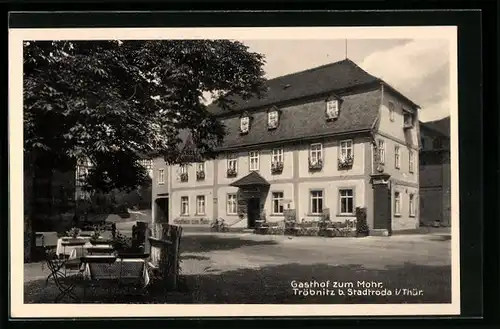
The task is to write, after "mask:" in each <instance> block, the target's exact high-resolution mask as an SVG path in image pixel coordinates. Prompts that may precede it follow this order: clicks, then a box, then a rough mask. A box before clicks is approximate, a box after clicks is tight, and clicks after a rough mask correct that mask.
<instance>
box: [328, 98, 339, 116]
mask: <svg viewBox="0 0 500 329" xmlns="http://www.w3.org/2000/svg"><path fill="white" fill-rule="evenodd" d="M338 117H339V100H338V99H329V100H327V101H326V118H327V120H334V119H337V118H338Z"/></svg>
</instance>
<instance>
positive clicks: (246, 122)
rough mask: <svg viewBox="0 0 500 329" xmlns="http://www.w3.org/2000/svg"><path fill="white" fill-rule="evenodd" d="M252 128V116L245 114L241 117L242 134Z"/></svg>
mask: <svg viewBox="0 0 500 329" xmlns="http://www.w3.org/2000/svg"><path fill="white" fill-rule="evenodd" d="M249 130H250V117H249V116H247V115H245V116H243V117H241V118H240V131H241V133H242V134H247V133H248V131H249Z"/></svg>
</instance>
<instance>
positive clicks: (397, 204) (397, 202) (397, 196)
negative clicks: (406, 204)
mask: <svg viewBox="0 0 500 329" xmlns="http://www.w3.org/2000/svg"><path fill="white" fill-rule="evenodd" d="M402 206H403V205H402V202H401V192H399V191H394V216H401V208H402Z"/></svg>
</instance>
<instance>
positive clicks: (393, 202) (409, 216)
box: [152, 59, 420, 233]
mask: <svg viewBox="0 0 500 329" xmlns="http://www.w3.org/2000/svg"><path fill="white" fill-rule="evenodd" d="M266 84H267V93H266V94H265V95H264V96H263V97H261V98H252V99H249V100H242V99H235V105H234V106H233V107H232V110H231V111H229V112H228V111H223V110H221V109H219V108H218V107H217V106H215V105H211V106H209V108H208V110H209V111H210V112H211V114H212V115H214V116H217V118H218V119H219V120H221V121H222V122H223V123H224V125H225V127H226V132H227V135H226V136H225V138H224V142H223V144H222V145H221V146H220V147H219V148H218V149H217V157H216V158H215V159H213V160H206V161H202V162H196V163H191V164H189V165H183V166H179V165H174V166H168V165H167V164H165V162H164V161H163V159H161V158H157V159H155V160H154V161H153V189H152V192H153V200H154V202H153V207H152V208H153V209H152V213H153V221H156V222H169V223H171V224H179V225H182V226H184V227H186V228H188V227H193V228H194V227H196V228H198V229H203V228H209V226H210V223H211V222H212V220H214V219H216V218H222V219H224V221H225V222H226V223H227V224H228V225H229V226H230V227H231V229H235V230H237V229H243V230H244V229H252V228H253V227H254V226H255V225H256V221H257V220H259V219H263V218H265V220H267V221H268V222H280V221H283V220H284V213H290V212H289V211H288V212H287V210H292V211H291V213H294V214H295V217H296V220H297V221H298V222H300V221H314V220H319V219H320V218H321V216H322V214H324V213H325V212H328V214H329V216H330V220H331V221H334V222H343V221H345V220H355V218H356V217H355V212H356V208H357V207H364V208H366V214H367V222H368V226H369V229H370V231H371V232H375V231H387V232H388V233H391V232H393V231H403V230H414V229H416V228H418V226H419V214H418V211H417V209H419V208H418V198H419V165H418V164H419V159H418V157H419V141H420V136H419V120H418V111H419V106H418V105H416V104H415V103H414V102H412V101H411V100H410V99H408V98H407V97H406V96H404V95H403V94H402V93H400V92H399V91H397V90H396V89H395V88H393V87H391V86H390V85H389V84H387V83H386V82H385V81H383V80H381V79H380V78H377V77H375V76H372V75H371V74H369V73H368V72H366V71H364V70H363V69H361V68H360V67H359V66H358V65H356V64H355V63H354V62H353V61H351V60H349V59H345V60H342V61H339V62H335V63H331V64H328V65H324V66H320V67H315V68H312V69H308V70H305V71H302V72H297V73H293V74H289V75H285V76H281V77H278V78H274V79H270V80H268V81H267V82H266ZM183 139H184V143H185V147H189V145H190V144H192V143H191V139H190V136H189V134H187V133H185V134H184V136H183Z"/></svg>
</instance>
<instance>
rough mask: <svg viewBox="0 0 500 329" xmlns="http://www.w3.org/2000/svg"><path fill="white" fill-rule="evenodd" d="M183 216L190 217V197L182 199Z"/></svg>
mask: <svg viewBox="0 0 500 329" xmlns="http://www.w3.org/2000/svg"><path fill="white" fill-rule="evenodd" d="M181 215H189V197H187V196H182V197H181Z"/></svg>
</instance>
